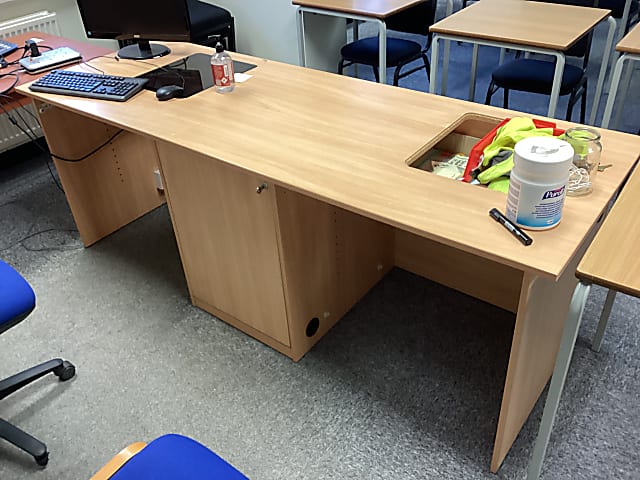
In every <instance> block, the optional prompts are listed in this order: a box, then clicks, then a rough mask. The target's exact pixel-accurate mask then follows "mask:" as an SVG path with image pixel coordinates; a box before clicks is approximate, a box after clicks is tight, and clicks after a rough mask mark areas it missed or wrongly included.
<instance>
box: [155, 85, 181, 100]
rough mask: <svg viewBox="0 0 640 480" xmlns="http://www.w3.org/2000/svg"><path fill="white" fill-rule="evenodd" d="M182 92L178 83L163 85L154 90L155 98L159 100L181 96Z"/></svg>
mask: <svg viewBox="0 0 640 480" xmlns="http://www.w3.org/2000/svg"><path fill="white" fill-rule="evenodd" d="M182 92H184V88H182V87H181V86H180V85H165V86H164V87H160V88H159V89H158V90H156V98H157V99H158V100H160V101H162V100H169V99H170V98H175V97H179V96H181V95H182Z"/></svg>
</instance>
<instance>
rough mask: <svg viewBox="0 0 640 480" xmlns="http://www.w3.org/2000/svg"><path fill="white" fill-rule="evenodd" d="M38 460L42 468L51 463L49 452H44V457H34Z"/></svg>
mask: <svg viewBox="0 0 640 480" xmlns="http://www.w3.org/2000/svg"><path fill="white" fill-rule="evenodd" d="M33 458H34V459H35V460H36V463H37V464H38V465H40V466H41V467H44V466H46V465H47V463H49V452H44V453H43V454H42V455H39V456H37V457H33Z"/></svg>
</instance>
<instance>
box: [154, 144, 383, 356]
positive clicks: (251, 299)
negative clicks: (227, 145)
mask: <svg viewBox="0 0 640 480" xmlns="http://www.w3.org/2000/svg"><path fill="white" fill-rule="evenodd" d="M158 152H159V156H160V164H161V168H162V174H163V177H164V181H165V185H166V188H167V201H168V204H169V210H170V213H171V219H172V222H173V225H174V231H175V233H176V238H177V241H178V247H179V249H180V257H181V259H182V264H183V267H184V270H185V275H186V278H187V283H188V286H189V292H190V295H191V299H192V301H193V303H194V305H196V306H198V307H200V308H203V309H204V310H206V311H208V312H210V313H212V314H213V315H216V316H217V317H219V318H221V319H223V320H224V321H226V322H228V323H230V324H232V325H234V326H236V327H237V328H239V329H241V330H242V331H244V332H246V333H248V334H250V335H252V336H253V337H255V338H257V339H259V340H261V341H262V342H264V343H266V344H268V345H270V346H271V347H273V348H275V349H277V350H278V351H280V352H282V353H284V354H285V355H287V356H289V357H291V358H292V359H294V360H298V359H299V358H301V357H302V356H303V355H304V354H305V353H306V352H307V351H308V350H309V349H310V348H311V346H313V344H314V343H316V342H317V341H318V340H319V339H320V338H321V337H322V335H324V333H326V332H327V331H328V330H329V329H330V328H331V326H333V325H334V324H335V323H336V322H337V321H338V320H339V319H340V318H341V317H342V316H343V315H344V314H345V313H346V312H347V311H348V310H349V308H351V306H352V305H353V304H355V303H356V302H357V301H358V300H359V299H360V298H361V297H362V296H363V295H364V294H365V293H366V292H367V291H368V290H369V289H370V288H371V287H372V286H373V285H375V283H376V282H378V280H380V278H382V276H383V275H384V274H385V273H386V272H387V271H388V270H389V269H390V268H391V267H392V265H393V230H392V229H391V227H388V226H386V225H383V224H380V223H378V222H375V221H373V220H370V219H367V218H365V217H362V216H359V215H356V214H354V213H350V212H347V211H345V210H342V209H340V208H337V207H334V206H331V205H329V204H326V203H323V202H320V201H318V200H315V199H312V198H310V197H307V196H304V195H301V194H298V193H295V192H293V191H290V190H287V189H285V188H282V187H278V186H276V185H273V184H271V183H270V182H266V181H265V180H264V179H262V178H260V177H259V176H257V175H254V174H252V173H250V172H247V171H244V170H241V169H239V168H236V167H233V166H230V165H228V164H224V163H222V162H219V161H216V160H215V159H212V158H209V157H206V156H204V155H201V154H197V153H194V152H190V151H188V150H185V149H182V148H180V147H177V146H174V145H171V144H169V143H165V142H158Z"/></svg>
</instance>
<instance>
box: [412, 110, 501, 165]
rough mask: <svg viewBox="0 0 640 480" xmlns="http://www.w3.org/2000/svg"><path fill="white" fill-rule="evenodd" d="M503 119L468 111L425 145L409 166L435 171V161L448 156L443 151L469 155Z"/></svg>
mask: <svg viewBox="0 0 640 480" xmlns="http://www.w3.org/2000/svg"><path fill="white" fill-rule="evenodd" d="M502 120H503V119H502V118H495V117H488V116H485V115H478V114H475V113H467V114H465V115H463V116H461V117H460V118H458V119H457V120H456V121H455V122H454V123H453V124H452V125H451V126H450V127H449V128H447V129H446V130H444V131H443V132H442V133H441V134H440V135H438V137H436V139H435V140H434V141H433V142H431V143H430V144H427V145H425V147H424V149H423V150H421V151H420V152H418V154H417V155H416V157H415V159H412V160H410V161H409V166H411V167H413V168H417V169H420V170H424V171H426V172H433V167H434V164H433V161H435V160H437V159H439V158H441V157H442V156H446V153H443V152H448V153H450V154H456V153H463V154H465V155H469V154H470V152H471V150H472V149H473V147H474V146H475V145H476V144H477V143H478V142H479V141H480V140H481V139H482V138H483V137H484V136H485V135H487V134H488V133H489V132H491V131H492V130H494V129H495V128H496V127H497V126H498V125H499V124H500V122H501V121H502Z"/></svg>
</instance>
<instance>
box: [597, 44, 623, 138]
mask: <svg viewBox="0 0 640 480" xmlns="http://www.w3.org/2000/svg"><path fill="white" fill-rule="evenodd" d="M626 59H627V55H621V56H620V58H618V61H617V62H616V66H615V68H614V69H613V76H612V77H611V85H610V86H609V98H607V104H606V106H605V107H604V113H603V114H602V123H601V126H602V128H609V121H610V120H611V113H612V112H613V105H614V103H615V101H616V94H617V92H618V87H619V85H620V76H621V75H622V69H623V68H624V62H625V61H626Z"/></svg>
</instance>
